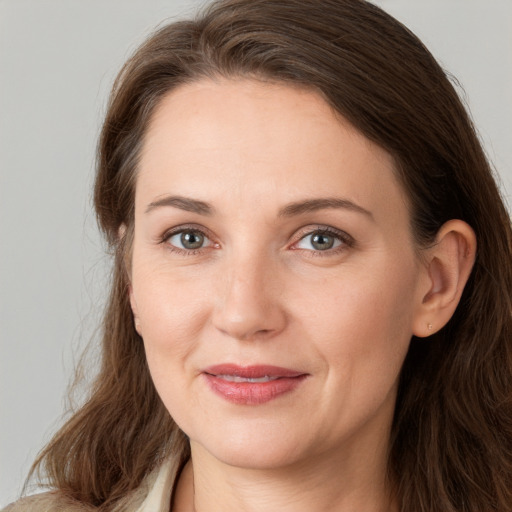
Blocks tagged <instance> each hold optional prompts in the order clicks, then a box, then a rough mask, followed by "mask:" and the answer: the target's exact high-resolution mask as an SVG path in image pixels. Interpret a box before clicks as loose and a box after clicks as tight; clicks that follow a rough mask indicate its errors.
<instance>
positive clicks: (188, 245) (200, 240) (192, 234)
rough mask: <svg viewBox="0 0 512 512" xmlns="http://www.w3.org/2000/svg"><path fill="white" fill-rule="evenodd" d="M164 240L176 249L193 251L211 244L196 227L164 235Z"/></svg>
mask: <svg viewBox="0 0 512 512" xmlns="http://www.w3.org/2000/svg"><path fill="white" fill-rule="evenodd" d="M166 242H167V243H168V244H170V245H172V246H174V247H176V248H178V249H183V250H186V251H193V250H196V249H202V248H203V247H208V246H210V245H212V242H211V240H210V239H209V238H208V237H207V236H206V235H205V234H204V233H203V232H202V231H199V230H197V229H185V230H182V231H179V232H176V233H174V234H171V235H169V236H168V237H166Z"/></svg>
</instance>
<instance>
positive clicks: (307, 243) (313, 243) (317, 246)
mask: <svg viewBox="0 0 512 512" xmlns="http://www.w3.org/2000/svg"><path fill="white" fill-rule="evenodd" d="M340 245H341V240H340V239H339V237H337V236H335V235H331V234H330V233H322V232H320V231H315V232H314V233H310V234H309V235H306V236H305V237H304V238H302V239H301V240H300V241H299V243H298V244H297V247H298V248H299V249H309V250H313V251H328V250H329V249H333V248H334V247H338V246H340Z"/></svg>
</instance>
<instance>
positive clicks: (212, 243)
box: [158, 224, 219, 255]
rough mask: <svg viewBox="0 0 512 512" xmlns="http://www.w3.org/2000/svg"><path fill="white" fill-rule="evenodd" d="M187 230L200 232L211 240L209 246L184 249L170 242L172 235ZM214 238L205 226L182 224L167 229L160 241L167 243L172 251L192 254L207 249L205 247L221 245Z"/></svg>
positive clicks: (160, 242) (167, 246)
mask: <svg viewBox="0 0 512 512" xmlns="http://www.w3.org/2000/svg"><path fill="white" fill-rule="evenodd" d="M185 231H192V232H196V233H200V234H201V235H203V236H204V237H205V238H206V239H207V240H209V242H210V243H209V244H208V245H207V246H204V247H199V248H197V249H183V248H181V247H177V246H175V245H172V244H171V243H169V239H170V238H171V237H173V236H175V235H179V234H180V233H183V232H185ZM214 238H215V237H214V236H213V235H212V234H211V233H210V231H209V230H208V229H206V228H205V227H204V226H200V225H198V224H181V225H179V226H175V227H172V228H170V229H167V230H166V231H165V232H164V233H163V234H162V235H161V236H160V237H159V238H158V243H159V244H162V245H166V248H167V249H169V250H171V251H175V252H179V253H183V254H187V255H191V254H197V252H199V251H202V250H205V249H210V248H212V247H214V248H216V247H219V244H218V242H215V241H214Z"/></svg>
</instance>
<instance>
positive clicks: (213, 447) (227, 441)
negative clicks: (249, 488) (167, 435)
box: [191, 427, 302, 470]
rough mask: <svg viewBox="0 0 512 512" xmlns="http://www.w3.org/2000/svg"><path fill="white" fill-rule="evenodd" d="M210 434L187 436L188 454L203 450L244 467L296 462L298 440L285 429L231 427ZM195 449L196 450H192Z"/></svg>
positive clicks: (276, 465)
mask: <svg viewBox="0 0 512 512" xmlns="http://www.w3.org/2000/svg"><path fill="white" fill-rule="evenodd" d="M280 430H281V429H280ZM232 432H233V433H234V435H230V434H231V432H230V430H229V429H223V430H222V432H216V433H214V434H213V435H211V436H199V437H200V438H199V439H197V440H193V438H191V447H192V453H193V454H194V456H195V455H196V453H197V452H204V451H206V452H207V453H208V454H209V455H210V456H212V457H214V458H215V459H217V460H218V461H220V462H222V463H224V464H227V465H229V466H234V467H239V468H246V469H258V470H264V469H268V470H270V469H278V468H282V467H285V466H289V465H290V464H294V463H296V462H298V461H299V460H300V458H301V452H302V450H300V449H299V447H300V443H298V442H297V440H296V439H295V438H294V436H291V435H290V433H289V431H280V432H278V431H274V432H271V431H269V429H268V428H267V429H247V428H246V429H243V430H242V429H241V428H240V427H239V428H233V431H232ZM194 452H196V453H194Z"/></svg>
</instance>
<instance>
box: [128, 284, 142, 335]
mask: <svg viewBox="0 0 512 512" xmlns="http://www.w3.org/2000/svg"><path fill="white" fill-rule="evenodd" d="M128 294H129V297H130V306H131V308H132V314H133V322H134V324H135V330H136V331H137V333H138V335H139V336H142V333H141V329H140V320H139V311H138V307H137V302H136V301H135V296H134V294H133V286H132V285H131V283H130V285H129V286H128Z"/></svg>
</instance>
